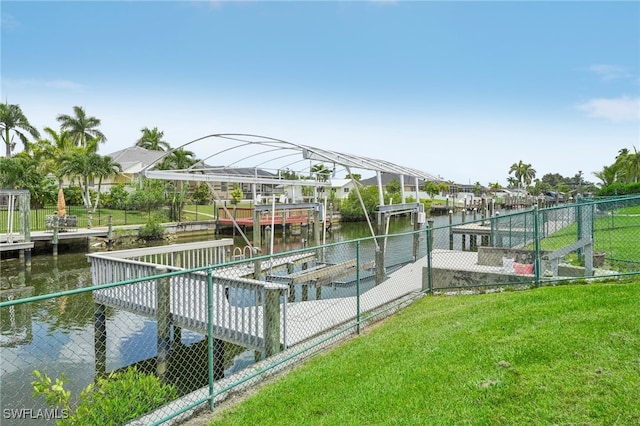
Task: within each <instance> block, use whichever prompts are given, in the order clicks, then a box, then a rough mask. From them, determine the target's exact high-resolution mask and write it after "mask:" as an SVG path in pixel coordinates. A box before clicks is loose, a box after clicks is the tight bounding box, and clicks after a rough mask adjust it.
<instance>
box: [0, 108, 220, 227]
mask: <svg viewBox="0 0 640 426" xmlns="http://www.w3.org/2000/svg"><path fill="white" fill-rule="evenodd" d="M56 121H57V122H58V123H59V126H58V128H57V129H55V128H53V127H45V128H44V129H43V132H42V133H41V132H39V131H38V129H36V128H35V127H34V126H32V125H31V123H29V120H28V119H27V117H26V116H25V114H24V113H23V111H22V109H21V108H20V106H19V105H14V104H9V103H8V102H5V103H4V104H0V139H2V142H3V143H4V145H5V156H4V157H3V158H0V187H2V188H6V189H27V190H29V191H30V193H31V204H32V207H38V206H44V205H50V204H53V203H55V201H56V197H57V193H58V189H60V188H62V186H63V182H64V180H65V179H67V180H68V181H69V182H70V183H71V187H70V188H65V189H64V190H65V196H67V197H68V198H69V200H68V202H70V203H71V204H73V203H74V202H75V201H77V200H75V198H76V197H78V196H79V198H80V201H81V203H82V204H83V205H84V207H85V208H86V209H87V211H93V212H95V211H96V210H97V208H98V205H99V204H100V202H101V199H100V198H101V185H102V182H103V181H104V180H105V179H108V178H110V177H113V176H116V175H118V174H120V173H121V172H122V167H121V165H120V164H119V163H117V162H115V161H113V159H112V158H111V157H109V156H107V155H100V154H98V148H99V146H100V145H101V144H104V143H105V142H107V137H106V135H104V134H103V133H102V131H101V130H100V125H101V120H100V119H98V118H96V117H93V116H90V115H88V114H87V113H86V111H85V109H84V108H83V107H80V106H74V107H73V113H72V114H59V115H58V116H57V117H56ZM141 133H142V134H141V136H140V138H139V139H138V140H137V141H136V144H135V145H136V146H140V147H142V148H145V149H149V150H156V151H167V156H165V157H164V158H163V159H162V161H161V162H160V163H159V164H158V165H157V166H156V168H158V169H163V170H168V169H185V168H188V167H190V166H192V165H194V164H196V163H198V162H199V160H198V159H197V158H196V156H195V154H194V153H193V152H191V151H188V150H185V149H182V148H180V149H171V145H170V144H169V143H168V142H167V141H165V140H164V132H162V131H160V130H158V128H157V127H154V128H152V129H150V128H148V127H145V128H143V129H141ZM18 142H20V143H21V144H22V146H23V150H22V151H21V152H18V153H17V154H14V151H15V149H16V146H17V143H18ZM94 186H96V190H95V191H94V190H93V189H92V188H93V187H94ZM206 189H208V187H207V188H206ZM203 191H204V189H203V188H199V189H198V195H199V196H200V197H201V198H202V197H206V196H207V195H208V194H205V195H203V194H202V193H203ZM105 198H106V199H107V202H108V204H112V207H114V208H127V207H129V208H149V209H150V208H152V207H158V206H159V205H162V204H165V203H166V204H168V205H169V215H170V219H171V220H177V219H178V218H179V217H180V214H181V209H182V205H183V204H184V201H185V198H186V190H185V188H184V187H183V185H182V182H177V181H176V182H161V183H151V182H149V184H148V187H147V186H145V190H144V191H142V190H141V188H137V190H134V191H133V192H128V191H126V190H125V189H124V185H116V186H114V187H112V189H111V191H110V193H108V194H106V196H105Z"/></svg>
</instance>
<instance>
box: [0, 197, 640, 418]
mask: <svg viewBox="0 0 640 426" xmlns="http://www.w3.org/2000/svg"><path fill="white" fill-rule="evenodd" d="M554 209H556V208H554ZM564 209H565V210H561V209H559V210H548V209H539V210H538V209H530V210H527V211H525V212H521V213H516V214H515V215H514V216H510V215H500V216H499V219H492V220H493V221H495V222H497V223H494V224H493V225H491V224H489V225H486V226H484V227H469V228H463V230H464V229H470V230H472V232H483V233H484V234H474V235H473V238H477V239H478V240H479V241H478V244H477V245H476V247H475V250H468V249H466V248H468V244H464V245H463V237H465V238H466V239H467V241H466V243H468V242H469V240H468V239H469V238H470V235H465V234H459V233H456V234H453V231H454V229H455V228H459V227H461V226H462V225H463V224H462V223H461V222H460V221H458V222H457V223H453V224H451V225H450V226H439V227H435V226H434V227H431V228H429V227H425V228H423V229H420V230H417V231H411V232H405V233H397V234H392V235H389V236H387V237H386V239H387V241H386V242H384V241H382V240H384V238H383V237H380V238H377V239H376V238H361V239H357V240H352V241H345V242H336V243H332V244H327V245H324V246H320V247H311V248H307V249H300V250H294V251H289V252H286V253H278V254H274V255H273V256H260V257H254V258H251V259H239V260H235V261H229V258H228V257H223V255H222V253H223V252H224V253H227V247H228V246H227V245H226V243H224V242H222V243H215V244H213V243H212V242H210V243H211V244H210V245H212V246H216V245H217V247H218V248H217V249H216V250H219V251H218V252H215V253H211V254H210V255H208V256H209V257H207V256H206V255H204V254H196V253H194V252H191V251H189V250H192V249H193V247H192V248H190V249H188V248H187V247H186V246H184V247H182V246H180V245H174V246H170V247H171V248H165V247H163V248H161V249H159V252H158V253H155V254H153V255H151V254H150V253H145V252H143V251H142V252H141V251H139V250H137V249H136V250H132V251H128V253H122V252H109V253H96V254H92V255H91V257H90V258H91V259H92V262H95V263H92V280H93V281H92V282H91V283H88V282H86V280H84V279H83V280H84V281H83V280H81V279H78V280H77V282H65V283H64V285H61V284H62V280H63V278H60V276H59V274H58V275H56V273H55V272H53V273H52V274H51V277H49V278H47V279H48V280H53V282H55V283H56V284H58V285H59V286H60V287H67V288H69V290H67V291H63V292H58V293H53V294H39V295H38V294H37V292H36V291H35V290H36V289H35V288H32V289H31V290H30V291H24V287H21V288H20V286H19V285H18V286H17V287H16V288H7V289H3V290H1V291H0V318H1V319H2V321H0V369H1V372H2V377H1V379H2V389H1V390H0V392H1V393H2V394H1V395H0V396H1V397H2V398H1V400H2V407H0V408H2V410H9V411H8V412H10V413H17V414H16V416H19V415H23V416H24V413H25V411H20V409H27V408H28V409H44V408H47V406H46V404H45V402H44V400H43V399H42V398H36V397H34V396H33V392H32V391H33V387H32V385H31V382H32V381H34V380H35V377H34V375H33V372H34V370H39V371H40V372H41V373H43V374H47V375H48V376H51V377H59V376H60V375H61V373H63V372H64V373H65V376H66V378H67V380H68V382H66V383H65V389H68V390H69V391H70V392H71V393H72V395H73V397H72V400H71V406H72V408H73V407H75V406H77V404H79V403H80V402H81V398H80V399H79V398H78V395H79V394H80V392H81V390H82V389H84V388H85V387H86V386H87V385H88V384H90V383H93V382H94V381H95V380H96V379H97V378H98V377H104V376H105V375H107V374H108V373H112V372H117V371H122V370H125V369H127V368H129V367H130V366H135V367H137V368H138V369H139V370H140V371H143V372H145V373H148V374H151V375H154V376H157V377H158V378H160V380H162V381H163V382H164V383H167V384H169V385H171V386H174V387H175V389H176V391H177V394H178V396H179V397H178V398H177V399H175V400H173V401H171V402H169V403H166V404H164V405H162V406H160V407H149V410H148V413H147V414H146V415H145V416H143V417H141V418H138V419H127V420H125V421H129V420H131V421H133V424H144V425H148V424H162V423H167V424H171V423H174V422H178V421H181V420H183V419H184V418H186V417H188V416H191V415H193V414H194V413H195V412H196V411H197V410H212V409H214V408H215V406H216V405H217V404H218V403H219V402H220V401H222V400H224V399H225V398H227V397H228V396H229V395H230V394H232V393H233V392H236V391H239V390H242V389H246V388H247V387H250V386H253V385H255V384H256V383H257V382H259V381H261V380H263V379H264V378H265V377H268V376H270V375H272V374H274V373H276V372H278V371H281V370H284V369H287V368H290V367H291V366H293V365H295V364H297V363H299V362H300V361H301V360H302V359H305V358H307V357H309V356H312V355H313V354H315V353H318V352H319V351H321V350H323V349H325V348H327V347H329V346H331V345H333V344H335V343H337V342H339V341H341V340H343V339H344V338H346V337H348V336H351V335H354V334H357V333H359V332H360V331H361V330H362V328H363V327H366V326H368V325H370V324H371V323H373V322H375V321H378V320H380V319H382V318H384V317H385V316H388V315H391V314H393V313H394V312H396V311H397V310H398V309H401V308H402V307H403V306H405V305H406V304H408V303H411V302H412V301H413V300H415V299H417V298H419V297H422V296H424V295H427V294H429V295H438V294H458V293H469V292H485V291H489V290H491V291H500V290H504V289H507V288H514V289H515V288H523V289H524V288H531V287H534V286H536V285H550V284H554V285H556V284H559V283H562V282H573V281H576V280H578V281H580V282H588V281H590V280H601V279H609V280H613V279H615V280H618V279H625V278H628V277H637V276H638V275H640V247H638V244H637V241H638V240H639V239H640V212H639V209H640V197H636V198H624V199H622V198H620V199H616V200H602V201H599V200H580V202H579V203H575V204H572V205H568V206H565V207H564ZM516 215H520V216H516ZM545 215H547V220H546V222H545V218H544V217H545ZM552 218H553V220H554V221H555V222H552ZM490 221H491V220H489V219H487V220H486V222H487V223H489V222H490ZM498 221H499V222H498ZM478 222H479V221H478ZM525 222H526V225H525ZM466 223H472V224H473V221H467V222H466ZM552 223H553V225H552ZM556 223H557V225H556ZM509 228H511V229H509ZM492 229H493V232H496V230H497V231H498V232H500V233H501V235H500V238H501V240H502V241H501V242H500V243H498V238H496V235H493V236H492V235H491V233H492ZM509 231H510V232H511V234H509ZM451 235H453V236H454V237H455V238H454V241H453V243H454V246H453V249H450V247H449V242H450V236H451ZM509 235H510V237H509ZM529 235H532V236H533V239H531V238H529V237H528V236H529ZM482 236H486V237H487V238H486V239H485V240H484V242H483V241H482ZM517 236H527V238H523V239H522V240H521V241H516V237H517ZM416 241H417V242H418V244H417V245H416V244H415V242H416ZM584 241H586V242H587V243H589V244H591V246H592V251H593V259H592V261H593V263H592V271H591V274H588V273H587V272H588V271H587V263H588V262H587V261H586V260H585V259H584V256H586V255H587V252H586V248H587V246H586V245H583V244H582V243H579V244H576V243H577V242H584ZM485 243H486V244H485ZM206 246H207V244H204V247H200V249H201V250H206ZM463 246H464V247H466V248H465V250H463ZM379 250H384V253H382V256H381V255H380V254H379V253H378V251H379ZM178 252H180V253H181V255H180V256H177V254H176V253H178ZM602 253H604V255H602ZM109 257H110V258H111V260H109V261H107V259H108V258H109ZM178 259H179V260H178ZM202 259H204V260H202ZM377 259H384V267H383V268H377V267H376V265H375V261H376V260H377ZM220 260H222V262H219V263H215V262H218V261H220ZM200 261H203V262H205V263H206V264H201V265H198V266H194V265H195V264H196V263H198V262H200ZM551 261H553V262H557V272H555V274H556V275H554V271H553V270H546V269H545V267H546V266H545V265H547V264H548V263H546V262H551ZM209 262H211V263H209ZM527 265H528V266H527ZM525 266H527V267H525ZM381 270H382V272H383V275H382V276H380V273H379V271H381ZM55 280H58V281H57V282H56V281H55ZM3 282H4V281H3ZM89 284H91V285H89ZM32 294H36V295H35V296H31V295H32ZM127 399H131V398H127V396H125V397H124V398H123V400H122V402H121V403H122V404H125V403H126V402H127ZM136 402H137V401H136ZM11 410H15V411H11ZM3 412H4V411H3ZM20 413H22V414H20ZM4 420H7V422H8V424H11V422H10V420H11V419H3V424H4ZM110 420H113V419H110Z"/></svg>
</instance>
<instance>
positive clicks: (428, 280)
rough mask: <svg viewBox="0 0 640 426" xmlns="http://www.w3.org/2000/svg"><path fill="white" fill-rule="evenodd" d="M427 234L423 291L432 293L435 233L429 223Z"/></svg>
mask: <svg viewBox="0 0 640 426" xmlns="http://www.w3.org/2000/svg"><path fill="white" fill-rule="evenodd" d="M425 234H426V235H425V239H426V244H427V267H426V268H423V269H422V291H425V290H426V292H427V293H431V290H433V282H432V276H431V250H433V241H432V240H431V239H432V238H433V235H432V230H431V226H429V225H427V228H426V229H425ZM425 269H426V272H425ZM425 274H426V276H425Z"/></svg>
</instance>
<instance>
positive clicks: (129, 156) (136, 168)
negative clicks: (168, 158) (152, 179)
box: [101, 146, 166, 192]
mask: <svg viewBox="0 0 640 426" xmlns="http://www.w3.org/2000/svg"><path fill="white" fill-rule="evenodd" d="M165 154H166V152H165V151H151V150H148V149H145V148H141V147H139V146H132V147H130V148H125V149H121V150H120V151H116V152H113V153H111V154H107V156H108V157H111V159H112V160H113V161H114V162H116V163H119V164H120V166H121V167H122V173H121V174H119V175H118V176H115V177H111V178H109V179H105V180H103V181H102V187H101V191H102V192H109V191H110V190H111V187H112V186H114V185H118V184H123V185H129V184H131V183H136V182H137V180H138V179H139V178H140V172H141V171H142V170H143V169H144V168H145V167H147V166H149V165H150V164H153V163H155V162H156V161H158V160H159V159H160V158H162V156H164V155H165Z"/></svg>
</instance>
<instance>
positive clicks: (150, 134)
mask: <svg viewBox="0 0 640 426" xmlns="http://www.w3.org/2000/svg"><path fill="white" fill-rule="evenodd" d="M140 131H141V132H142V136H140V139H138V141H137V142H136V146H139V147H141V148H144V149H148V150H151V151H168V150H169V149H170V148H171V145H169V142H167V141H165V140H164V139H162V138H163V137H164V132H163V131H160V130H158V128H157V127H154V128H153V129H149V128H148V127H145V128H143V129H140Z"/></svg>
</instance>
